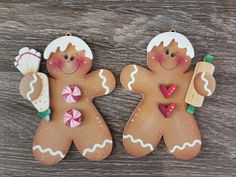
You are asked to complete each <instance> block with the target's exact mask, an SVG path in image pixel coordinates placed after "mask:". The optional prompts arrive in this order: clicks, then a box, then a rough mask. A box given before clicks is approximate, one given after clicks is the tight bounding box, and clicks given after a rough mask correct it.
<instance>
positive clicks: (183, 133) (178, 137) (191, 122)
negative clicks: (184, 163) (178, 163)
mask: <svg viewBox="0 0 236 177" xmlns="http://www.w3.org/2000/svg"><path fill="white" fill-rule="evenodd" d="M173 115H174V117H171V118H169V119H168V120H166V127H165V131H164V134H163V137H164V141H165V143H166V146H167V147H168V149H169V151H170V153H172V154H173V155H174V156H175V157H176V158H178V159H182V160H189V159H192V158H194V157H195V156H196V155H198V154H199V152H200V149H201V135H200V131H199V128H198V126H197V123H196V121H195V119H194V117H193V116H192V114H190V113H188V112H186V111H184V110H183V111H176V112H174V113H173Z"/></svg>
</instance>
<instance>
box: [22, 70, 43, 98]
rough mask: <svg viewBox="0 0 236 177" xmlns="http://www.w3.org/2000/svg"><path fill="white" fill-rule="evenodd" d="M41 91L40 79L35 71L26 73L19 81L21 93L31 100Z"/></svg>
mask: <svg viewBox="0 0 236 177" xmlns="http://www.w3.org/2000/svg"><path fill="white" fill-rule="evenodd" d="M41 92H42V80H41V78H40V77H39V76H38V74H37V73H29V74H26V75H25V76H24V77H23V78H22V79H21V82H20V93H21V95H22V96H23V97H24V98H25V99H27V100H29V101H31V100H35V99H36V98H38V97H39V95H40V94H41Z"/></svg>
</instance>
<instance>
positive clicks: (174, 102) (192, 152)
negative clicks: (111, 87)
mask: <svg viewBox="0 0 236 177" xmlns="http://www.w3.org/2000/svg"><path fill="white" fill-rule="evenodd" d="M193 57H194V49H193V47H192V45H191V43H190V41H189V40H188V39H187V38H186V37H185V36H184V35H182V34H180V33H177V32H175V31H173V32H165V33H161V34H159V35H157V36H156V37H154V38H153V39H152V40H151V42H150V43H149V44H148V46H147V64H148V67H149V69H150V70H148V69H145V68H143V67H141V66H138V65H135V64H133V65H128V66H126V67H125V68H124V69H123V70H122V72H121V75H120V80H121V84H122V85H123V86H124V87H125V88H127V89H128V90H130V91H134V92H137V93H141V94H142V95H143V99H142V101H141V102H140V103H139V105H138V106H137V108H136V109H135V111H134V112H133V114H132V115H131V117H130V119H129V121H128V123H127V125H126V127H125V129H124V134H123V144H124V148H125V149H126V151H127V152H128V153H129V154H131V155H133V156H137V157H141V156H144V155H146V154H148V153H150V152H152V151H153V150H154V148H155V147H156V146H157V145H158V143H159V141H160V140H161V138H162V137H163V139H164V142H165V144H166V146H167V148H168V149H169V151H170V153H172V154H173V155H174V156H175V157H176V158H178V159H183V160H188V159H192V158H193V157H195V156H196V155H197V154H198V153H199V152H200V148H201V135H200V131H199V128H198V126H197V123H196V120H195V119H194V117H193V114H192V113H193V108H194V107H196V106H197V107H200V106H201V104H202V101H203V98H204V96H209V95H211V94H212V93H213V92H214V90H215V85H216V84H215V79H214V77H213V76H212V74H213V70H214V67H213V65H212V64H210V63H207V62H199V64H198V65H197V67H196V69H195V70H194V72H193V71H188V72H187V69H188V68H189V67H190V65H191V61H192V58H193ZM208 58H209V56H208ZM208 65H209V66H208ZM210 65H212V66H210ZM188 101H189V102H188ZM195 103H196V104H195Z"/></svg>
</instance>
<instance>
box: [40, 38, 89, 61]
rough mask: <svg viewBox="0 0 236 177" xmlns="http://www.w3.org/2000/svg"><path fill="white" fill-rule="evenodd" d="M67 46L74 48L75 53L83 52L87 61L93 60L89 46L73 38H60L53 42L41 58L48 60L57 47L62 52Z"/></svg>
mask: <svg viewBox="0 0 236 177" xmlns="http://www.w3.org/2000/svg"><path fill="white" fill-rule="evenodd" d="M69 44H72V45H74V46H75V49H76V50H77V51H81V50H85V56H86V57H88V58H89V59H91V60H92V59H93V53H92V51H91V49H90V48H89V46H88V45H87V44H86V43H85V42H84V41H83V40H82V39H80V38H78V37H75V36H62V37H59V38H57V39H55V40H53V41H52V42H51V43H50V44H49V45H48V46H47V47H46V49H45V50H44V54H43V57H44V59H46V60H47V59H48V58H49V57H50V55H51V54H52V53H55V52H56V50H57V49H58V47H59V48H60V51H62V52H64V51H65V50H66V48H67V46H68V45H69Z"/></svg>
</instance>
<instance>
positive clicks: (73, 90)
mask: <svg viewBox="0 0 236 177" xmlns="http://www.w3.org/2000/svg"><path fill="white" fill-rule="evenodd" d="M62 96H63V98H64V99H65V101H66V102H67V103H75V102H77V101H78V100H79V99H80V96H81V91H80V88H79V87H78V86H75V85H68V86H66V87H65V88H64V89H63V91H62Z"/></svg>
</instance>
